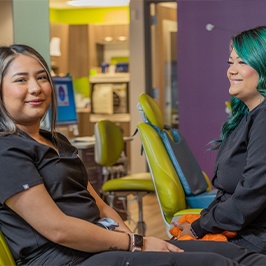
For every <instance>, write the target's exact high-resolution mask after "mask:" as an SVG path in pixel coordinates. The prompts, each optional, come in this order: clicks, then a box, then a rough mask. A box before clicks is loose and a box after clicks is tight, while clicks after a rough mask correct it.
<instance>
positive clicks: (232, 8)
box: [177, 0, 266, 179]
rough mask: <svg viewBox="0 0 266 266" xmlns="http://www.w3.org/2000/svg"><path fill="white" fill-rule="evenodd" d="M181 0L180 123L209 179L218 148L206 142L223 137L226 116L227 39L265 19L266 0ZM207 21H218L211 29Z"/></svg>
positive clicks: (179, 12)
mask: <svg viewBox="0 0 266 266" xmlns="http://www.w3.org/2000/svg"><path fill="white" fill-rule="evenodd" d="M177 3H178V50H177V51H178V55H177V57H178V71H177V73H178V98H179V125H180V126H179V128H180V131H181V132H182V134H183V135H184V136H185V137H186V140H187V142H188V144H189V146H190V147H191V149H192V151H193V153H194V154H195V156H196V158H197V159H198V161H199V164H200V166H201V168H202V169H203V170H204V171H205V172H206V173H207V174H208V176H209V177H210V179H211V178H212V175H213V167H214V162H215V158H216V151H211V152H210V151H207V148H208V146H207V144H208V142H209V141H211V140H214V139H217V138H219V134H220V128H221V126H222V124H223V122H224V121H225V119H226V117H227V115H226V113H225V104H224V103H225V101H227V100H229V99H230V96H229V94H228V88H229V83H228V80H227V77H226V70H227V61H228V56H229V41H230V38H231V36H232V35H234V34H235V33H238V32H240V31H242V30H245V29H249V28H252V27H255V26H260V25H266V15H265V11H266V1H261V0H242V1H240V0H230V1H228V0H223V1H222V0H220V1H216V0H213V1H201V0H198V1H195V0H193V1H190V0H187V1H186V0H177ZM208 23H212V24H214V25H215V28H214V29H213V30H212V31H207V30H206V25H207V24H208Z"/></svg>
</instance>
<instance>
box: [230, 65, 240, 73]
mask: <svg viewBox="0 0 266 266" xmlns="http://www.w3.org/2000/svg"><path fill="white" fill-rule="evenodd" d="M228 72H229V73H230V74H232V75H234V74H237V72H238V71H237V68H236V67H235V66H234V65H230V66H229V68H228Z"/></svg>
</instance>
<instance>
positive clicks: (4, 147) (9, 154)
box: [0, 130, 100, 260]
mask: <svg viewBox="0 0 266 266" xmlns="http://www.w3.org/2000/svg"><path fill="white" fill-rule="evenodd" d="M41 134H42V135H43V136H45V137H46V138H48V139H50V140H52V137H51V134H50V133H49V132H47V131H44V130H41ZM55 145H56V147H57V149H58V152H59V154H58V153H57V151H55V150H54V149H53V148H50V147H48V146H45V145H43V144H40V143H38V142H37V141H35V140H34V139H32V138H31V137H30V136H29V135H27V134H26V133H24V132H22V131H20V134H19V135H6V136H0V169H1V174H0V229H1V231H2V232H3V234H4V235H5V237H6V239H7V242H8V245H9V247H10V249H11V252H12V254H13V256H14V258H15V259H16V260H17V259H19V258H20V259H24V258H31V257H33V256H35V254H37V253H38V252H40V250H44V249H46V248H48V247H49V246H51V245H53V243H52V242H50V241H49V240H47V239H46V238H44V237H43V236H42V235H40V234H39V233H38V232H37V231H35V230H34V229H33V228H32V227H31V226H30V225H29V224H28V223H26V222H25V221H24V220H23V219H22V218H21V217H20V216H18V215H17V214H16V213H15V212H13V211H12V210H10V209H9V208H8V207H7V206H6V205H5V201H6V200H7V199H8V198H9V197H11V196H13V195H15V194H16V193H18V192H21V191H24V190H27V189H29V188H30V187H33V186H35V185H38V184H44V185H45V187H46V189H47V191H48V193H49V194H50V196H51V197H52V199H53V200H54V202H55V203H56V204H57V206H58V207H59V208H60V209H61V210H62V211H63V212H64V213H65V214H66V215H69V216H73V217H77V218H80V219H84V220H86V221H89V222H92V223H96V222H97V221H98V220H99V219H100V213H99V209H98V207H97V205H96V203H95V200H94V198H93V197H92V196H91V195H90V193H89V192H88V190H87V183H88V175H87V172H86V168H85V166H84V165H83V163H82V161H81V159H80V158H79V156H78V151H77V149H76V148H75V147H73V146H72V145H71V144H70V143H69V141H68V140H67V139H66V138H65V137H64V136H63V135H61V134H60V133H58V138H57V140H56V143H55ZM32 200H33V201H34V199H32ZM41 211H42V206H40V212H41ZM30 254H31V255H30Z"/></svg>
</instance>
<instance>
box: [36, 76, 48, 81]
mask: <svg viewBox="0 0 266 266" xmlns="http://www.w3.org/2000/svg"><path fill="white" fill-rule="evenodd" d="M38 79H40V80H47V79H48V77H47V76H46V75H42V76H39V77H38Z"/></svg>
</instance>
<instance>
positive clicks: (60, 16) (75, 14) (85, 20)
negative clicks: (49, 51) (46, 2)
mask: <svg viewBox="0 0 266 266" xmlns="http://www.w3.org/2000/svg"><path fill="white" fill-rule="evenodd" d="M50 22H53V23H63V24H129V7H127V6H126V7H115V8H82V9H52V8H51V9H50Z"/></svg>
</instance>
